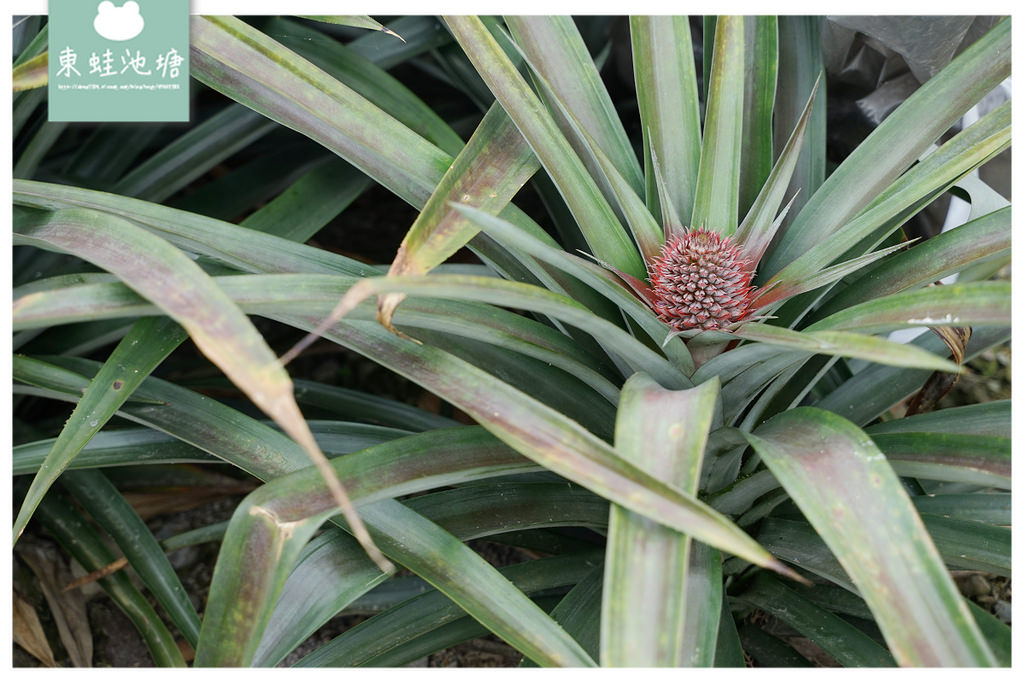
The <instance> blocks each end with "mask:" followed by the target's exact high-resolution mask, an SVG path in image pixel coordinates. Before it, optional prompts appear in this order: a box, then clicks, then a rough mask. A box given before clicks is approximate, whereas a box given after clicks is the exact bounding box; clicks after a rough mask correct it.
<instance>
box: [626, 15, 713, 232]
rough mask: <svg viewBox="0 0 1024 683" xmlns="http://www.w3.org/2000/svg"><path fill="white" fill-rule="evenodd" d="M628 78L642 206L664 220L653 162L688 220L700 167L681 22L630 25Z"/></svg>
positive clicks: (647, 20) (633, 20)
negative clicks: (638, 129)
mask: <svg viewBox="0 0 1024 683" xmlns="http://www.w3.org/2000/svg"><path fill="white" fill-rule="evenodd" d="M629 33H630V39H631V44H632V47H633V77H634V80H635V81H636V96H637V104H638V105H639V108H640V122H641V125H642V126H643V139H644V168H645V178H646V188H647V206H648V207H649V208H650V210H651V213H652V214H654V216H655V217H658V216H661V217H662V222H664V221H665V220H666V219H667V213H666V210H665V209H664V208H663V207H661V205H660V200H659V198H658V195H659V193H658V188H657V185H656V183H655V173H654V168H653V166H652V159H653V157H654V156H656V157H657V158H658V159H659V160H660V164H661V166H662V171H663V173H664V175H665V177H666V179H667V181H668V182H670V183H671V185H670V186H669V187H668V188H666V194H668V196H669V197H670V198H671V200H672V202H673V204H672V209H673V210H674V212H675V213H676V215H678V216H691V215H693V197H694V194H695V192H696V187H697V169H698V167H699V166H700V101H699V99H698V96H697V74H696V69H695V67H694V63H693V48H692V45H691V41H690V22H689V20H688V19H687V18H686V17H667V16H665V17H662V16H652V17H637V16H632V17H630V19H629Z"/></svg>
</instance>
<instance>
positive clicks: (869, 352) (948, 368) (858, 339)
mask: <svg viewBox="0 0 1024 683" xmlns="http://www.w3.org/2000/svg"><path fill="white" fill-rule="evenodd" d="M734 334H735V335H736V336H737V337H739V338H740V339H746V340H748V341H756V342H761V343H765V344H772V345H773V346H781V347H783V348H787V349H799V350H801V351H810V352H812V353H823V354H828V355H831V356H843V357H846V358H860V359H862V360H868V361H872V362H875V363H882V364H884V365H895V366H897V367H904V368H924V369H927V370H939V371H942V372H959V371H960V367H959V366H958V365H957V364H956V363H954V362H952V361H950V360H947V359H946V358H942V357H940V356H936V355H935V354H932V353H928V352H927V351H925V350H924V349H921V348H920V347H917V346H914V345H912V344H900V343H898V342H893V341H889V340H887V339H882V338H880V337H872V336H870V335H866V334H857V333H854V332H837V331H831V330H823V331H819V332H798V331H796V330H790V329H787V328H785V327H775V326H773V325H764V324H761V323H747V324H745V325H743V326H742V327H741V328H740V329H738V330H736V332H734Z"/></svg>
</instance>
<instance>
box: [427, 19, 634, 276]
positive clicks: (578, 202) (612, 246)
mask: <svg viewBox="0 0 1024 683" xmlns="http://www.w3.org/2000/svg"><path fill="white" fill-rule="evenodd" d="M445 21H446V22H447V23H448V27H449V30H451V32H452V35H454V36H455V38H456V40H457V41H459V43H460V44H461V45H462V47H463V49H464V50H465V51H466V54H467V56H469V58H470V61H472V62H473V65H474V67H476V69H477V71H478V72H479V73H480V75H481V77H483V79H484V81H485V82H486V83H487V85H488V87H489V88H490V89H491V91H492V92H493V93H494V95H495V97H497V99H498V101H499V102H500V103H501V105H502V107H504V109H505V111H506V112H508V115H509V118H511V119H512V120H513V121H514V122H515V124H516V126H517V127H518V128H519V130H520V132H521V133H522V134H523V137H524V138H526V141H527V142H528V143H529V144H530V147H532V148H533V151H534V153H535V154H536V155H537V158H538V159H540V162H541V164H542V165H543V166H544V168H545V170H547V171H548V173H549V174H550V175H551V178H552V180H554V181H555V184H556V185H557V186H558V189H559V192H561V194H562V196H563V197H564V198H565V200H566V204H568V206H569V209H570V210H571V211H572V214H573V217H574V218H575V219H576V222H577V223H578V224H579V226H580V229H581V230H582V231H583V234H584V235H585V237H586V239H587V243H588V244H589V245H590V247H591V248H592V249H593V250H594V255H595V256H597V257H598V258H600V259H602V260H604V261H607V262H608V263H611V264H612V265H614V266H615V267H616V268H618V269H620V270H622V271H624V272H627V273H629V274H631V275H633V276H635V277H643V276H644V275H645V273H646V269H645V268H644V264H643V260H642V259H641V258H640V255H639V253H638V252H637V250H636V247H635V246H634V245H633V243H632V242H631V241H630V239H629V237H628V235H627V234H626V232H625V230H624V229H623V227H622V225H621V224H620V223H619V221H618V218H616V216H615V213H614V211H612V208H611V206H609V204H608V201H607V200H606V199H605V198H604V196H603V195H602V194H601V191H600V189H599V188H598V187H597V184H596V183H595V182H594V179H593V178H591V176H590V174H589V173H588V172H587V170H586V167H585V166H584V165H583V162H582V161H580V159H579V157H578V156H577V155H576V152H574V151H573V149H572V147H571V146H570V145H569V142H568V141H567V140H566V139H565V136H564V135H562V133H561V131H559V130H558V126H557V124H556V123H555V121H554V119H552V117H551V115H550V114H548V113H547V112H546V111H545V109H544V106H543V105H542V104H541V102H540V100H539V99H538V97H537V95H536V94H534V92H533V90H531V89H530V87H529V85H527V83H526V81H525V80H523V77H522V76H521V75H520V74H519V72H518V71H517V70H516V68H515V66H514V65H513V64H512V62H511V60H509V58H508V57H507V56H506V55H505V53H504V51H502V49H501V47H500V46H499V45H498V43H497V41H496V40H495V39H494V38H493V37H492V36H491V34H490V33H489V32H488V31H487V28H486V27H485V26H484V25H483V23H482V22H481V21H480V20H479V19H478V18H476V17H454V16H453V17H446V18H445Z"/></svg>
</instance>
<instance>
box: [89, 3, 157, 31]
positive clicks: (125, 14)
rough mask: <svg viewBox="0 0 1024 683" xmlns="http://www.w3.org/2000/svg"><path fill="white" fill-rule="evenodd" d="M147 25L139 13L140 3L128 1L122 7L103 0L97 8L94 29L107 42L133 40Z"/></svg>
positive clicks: (93, 22)
mask: <svg viewBox="0 0 1024 683" xmlns="http://www.w3.org/2000/svg"><path fill="white" fill-rule="evenodd" d="M145 25H146V22H145V20H143V18H142V14H140V13H139V3H137V2H134V0H128V2H126V3H124V5H122V6H121V7H116V6H114V3H112V2H110V0H103V2H101V3H100V4H99V7H97V8H96V18H95V19H93V20H92V27H93V28H94V29H96V33H98V34H100V35H101V36H103V37H104V38H106V39H107V40H131V39H132V38H134V37H135V36H137V35H139V34H140V33H142V29H143V27H144V26H145Z"/></svg>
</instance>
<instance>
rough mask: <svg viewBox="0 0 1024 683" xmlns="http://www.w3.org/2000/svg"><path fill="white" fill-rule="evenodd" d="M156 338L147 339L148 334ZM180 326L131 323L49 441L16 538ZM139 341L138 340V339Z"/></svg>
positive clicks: (175, 340) (174, 341) (161, 321)
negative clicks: (54, 439)
mask: <svg viewBox="0 0 1024 683" xmlns="http://www.w3.org/2000/svg"><path fill="white" fill-rule="evenodd" d="M150 335H152V338H153V339H155V343H150V342H149V338H150ZM185 337H186V335H185V333H184V331H183V330H182V329H181V328H180V327H179V326H178V325H177V324H176V323H174V322H172V321H170V320H168V319H166V318H146V319H143V320H140V321H139V322H137V323H135V325H133V326H132V329H131V330H130V331H129V332H128V334H127V335H125V337H124V339H123V340H122V341H121V343H120V344H118V345H117V348H115V349H114V352H113V353H112V354H111V355H110V358H108V359H107V362H106V363H105V364H104V366H103V370H101V371H100V372H98V373H96V376H95V377H94V378H93V381H92V382H90V383H89V388H88V389H86V391H85V394H84V395H83V396H82V400H81V401H79V402H78V405H76V406H75V409H74V411H73V412H72V413H71V417H69V418H68V421H67V422H65V423H64V427H63V428H62V429H61V433H60V436H58V437H57V440H56V441H55V442H54V443H53V447H52V448H51V449H50V452H49V453H48V454H47V456H46V459H45V460H44V461H43V463H42V465H41V466H40V468H39V472H38V473H37V474H36V476H35V478H34V479H33V480H32V484H31V485H30V486H29V489H28V492H27V493H26V494H25V498H24V499H23V501H22V504H21V509H20V510H18V517H17V519H16V520H15V522H14V533H13V536H14V539H15V542H17V539H18V537H19V536H21V532H22V531H24V529H25V525H26V524H28V521H29V519H30V518H31V517H32V513H33V511H34V510H35V509H36V506H37V505H39V502H40V501H41V500H42V499H43V496H44V495H46V491H47V490H48V489H49V488H50V486H51V485H52V484H53V482H54V481H56V480H57V477H59V476H60V474H61V472H63V471H64V470H65V469H67V467H68V466H69V465H70V464H71V462H72V461H73V460H74V458H75V456H77V455H78V453H79V451H81V449H82V448H83V447H84V446H85V445H86V444H87V443H89V440H90V439H91V438H92V437H93V436H94V435H95V434H96V433H97V432H99V430H100V429H102V428H103V426H104V425H105V424H106V423H107V420H109V419H110V417H111V416H112V415H113V414H114V412H115V411H117V409H118V408H119V407H120V406H121V405H122V404H123V403H124V402H125V401H126V400H128V398H129V397H130V396H131V395H132V392H133V391H134V390H135V388H136V387H137V386H139V384H140V383H141V382H142V380H144V379H145V378H146V377H147V376H149V373H150V372H152V370H153V368H155V367H156V366H157V365H158V364H159V363H160V362H161V361H162V360H163V359H164V358H165V357H166V356H167V355H168V354H169V353H170V352H171V351H173V350H174V348H175V347H176V346H177V345H178V344H180V343H181V342H182V341H184V339H185ZM140 341H142V342H143V343H142V344H139V342H140Z"/></svg>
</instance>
